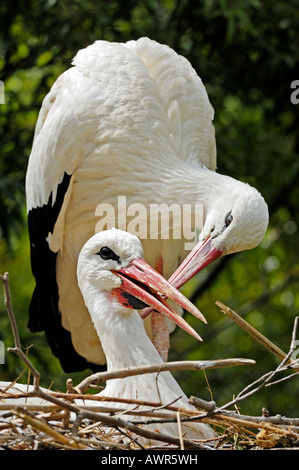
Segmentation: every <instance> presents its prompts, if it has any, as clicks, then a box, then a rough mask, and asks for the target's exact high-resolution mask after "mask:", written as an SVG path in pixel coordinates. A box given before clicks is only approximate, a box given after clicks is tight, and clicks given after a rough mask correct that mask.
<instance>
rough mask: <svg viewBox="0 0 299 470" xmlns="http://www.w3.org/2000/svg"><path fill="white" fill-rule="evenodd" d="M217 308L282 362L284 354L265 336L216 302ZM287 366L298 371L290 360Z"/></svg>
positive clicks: (229, 309)
mask: <svg viewBox="0 0 299 470" xmlns="http://www.w3.org/2000/svg"><path fill="white" fill-rule="evenodd" d="M216 305H217V307H219V308H220V310H222V312H223V313H224V314H225V315H227V316H228V317H230V318H231V319H232V320H234V322H235V323H237V325H239V326H241V327H242V328H243V329H244V330H245V331H247V333H249V334H250V335H251V336H252V337H253V338H255V339H256V340H257V341H259V342H260V343H261V344H262V345H263V346H265V347H266V348H267V349H269V350H270V351H271V352H272V353H273V354H275V355H276V356H278V357H279V359H281V360H284V359H285V357H286V354H285V353H284V352H283V351H282V350H281V349H279V348H278V347H277V346H276V345H275V344H273V343H272V342H271V341H269V340H268V339H267V338H266V337H265V336H263V335H262V334H261V333H260V332H259V331H257V330H256V329H255V328H254V327H253V326H251V325H250V324H249V323H247V322H246V321H245V320H244V318H242V317H240V316H239V315H238V314H237V313H236V312H234V311H233V310H232V309H231V308H229V307H227V306H226V305H224V304H223V303H222V302H220V301H219V300H217V302H216ZM287 364H289V365H291V367H292V368H294V369H298V368H299V366H295V365H294V362H293V361H292V360H291V359H288V360H287Z"/></svg>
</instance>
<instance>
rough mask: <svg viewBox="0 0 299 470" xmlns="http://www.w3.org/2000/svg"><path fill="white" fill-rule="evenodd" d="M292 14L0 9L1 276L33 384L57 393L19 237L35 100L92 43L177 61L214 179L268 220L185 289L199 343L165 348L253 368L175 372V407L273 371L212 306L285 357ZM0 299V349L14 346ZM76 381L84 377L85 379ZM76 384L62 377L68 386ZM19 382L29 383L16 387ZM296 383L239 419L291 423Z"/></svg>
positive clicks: (295, 44)
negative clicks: (189, 77) (162, 46)
mask: <svg viewBox="0 0 299 470" xmlns="http://www.w3.org/2000/svg"><path fill="white" fill-rule="evenodd" d="M298 31H299V1H298V0H289V1H288V2H284V1H282V0H278V1H275V2H273V1H270V0H265V1H261V0H244V1H242V2H238V1H233V0H231V1H230V0H222V1H221V0H220V1H216V0H162V1H158V0H143V1H133V0H127V1H126V2H123V1H120V0H109V2H107V1H103V0H99V1H95V0H87V1H83V0H72V1H70V0H57V1H56V0H40V1H37V0H27V1H26V2H21V1H16V0H15V1H14V0H11V1H10V2H1V4H0V79H1V80H2V81H3V82H4V85H5V104H1V105H0V135H1V154H0V236H1V239H0V272H1V273H4V272H5V271H8V272H9V274H10V283H11V291H12V298H13V306H14V310H15V314H16V317H17V321H18V326H19V330H20V336H21V341H22V344H23V346H24V348H28V347H29V348H30V349H29V355H30V358H31V359H32V361H33V362H34V363H35V364H36V366H37V368H38V369H39V370H40V371H41V374H42V384H43V385H44V386H46V387H47V386H50V384H51V382H52V380H54V384H53V387H54V388H60V389H63V388H64V384H65V379H66V378H67V377H68V375H67V376H66V374H64V373H63V372H62V370H61V368H60V366H59V363H58V361H57V360H56V359H55V358H53V356H52V355H51V353H50V351H49V348H48V346H47V344H46V341H45V339H44V336H43V335H42V334H38V335H32V334H31V333H30V332H29V331H28V329H27V326H26V324H27V308H28V303H29V299H30V296H31V292H32V289H33V285H34V282H33V278H32V275H31V271H30V261H29V243H28V235H27V228H26V208H25V197H24V176H25V172H26V167H27V160H28V157H29V154H30V149H31V144H32V138H33V132H34V126H35V122H36V119H37V113H38V111H39V108H40V106H41V102H42V99H43V98H44V96H45V95H46V93H47V92H48V91H49V89H50V87H51V85H52V84H53V82H54V81H55V79H56V78H57V77H58V75H59V74H61V73H62V72H63V71H64V70H66V69H67V68H69V67H70V63H71V59H72V57H73V56H74V55H75V53H76V52H77V50H79V49H81V48H84V47H86V46H87V45H89V44H90V43H92V42H93V41H95V40H96V39H105V40H109V41H121V42H125V41H127V40H130V39H136V38H138V37H140V36H148V37H150V38H152V39H155V40H157V41H159V42H162V43H166V44H168V45H170V46H171V47H173V48H174V49H175V50H176V51H177V52H178V53H180V54H182V55H184V56H185V57H187V58H188V59H189V60H190V62H191V63H192V65H193V66H194V68H195V69H196V70H197V72H198V74H199V75H200V76H201V78H202V80H203V82H204V84H205V85H206V87H207V90H208V94H209V97H210V100H211V102H212V104H213V106H214V109H215V128H216V138H217V152H218V171H219V172H221V173H226V174H229V175H231V176H233V177H235V178H238V179H240V180H244V181H247V182H249V183H250V184H252V185H253V186H255V187H257V188H258V189H259V190H260V191H261V192H262V194H263V195H264V197H265V199H266V201H267V203H268V204H269V209H270V225H269V229H268V231H267V234H266V236H265V239H264V241H263V242H262V244H261V245H260V246H259V247H258V248H256V249H254V250H252V251H249V252H244V253H240V254H237V255H233V256H230V257H226V258H223V259H221V260H220V261H219V262H217V263H215V264H214V266H211V267H210V269H208V270H206V272H203V273H201V274H200V275H198V276H197V277H196V278H195V279H193V280H192V281H191V282H190V283H189V284H188V285H187V286H186V288H185V293H186V294H187V295H188V296H189V297H190V298H191V299H192V300H193V301H194V302H196V304H197V305H198V307H199V308H200V310H201V311H202V312H203V313H204V314H205V316H206V318H207V319H208V321H209V323H208V325H207V326H204V325H198V322H195V321H194V320H193V319H191V318H189V317H187V320H188V321H189V322H190V323H191V324H193V326H194V327H195V328H196V329H197V330H198V331H199V333H200V335H201V336H202V337H203V339H204V342H203V343H202V344H200V345H199V344H198V343H197V342H196V341H195V340H194V341H193V340H192V338H190V337H187V335H186V334H185V333H184V332H181V331H176V332H175V333H174V334H173V335H172V339H171V342H172V349H171V358H170V359H210V358H225V357H248V358H252V359H255V360H256V366H250V367H240V368H233V369H225V370H224V369H223V370H218V371H216V370H214V371H208V372H207V373H206V376H205V375H204V374H203V373H202V372H194V373H193V372H184V373H179V374H177V379H178V380H179V381H180V383H181V385H182V387H183V388H184V389H185V391H186V393H187V394H189V395H190V394H193V395H199V396H201V397H203V398H206V399H209V398H210V391H209V390H208V389H207V382H208V383H209V386H210V389H211V393H212V395H213V398H214V399H215V400H216V401H217V404H218V405H222V404H224V403H225V402H226V401H228V400H230V399H231V398H232V397H233V395H234V394H237V393H238V392H239V391H240V390H241V389H242V388H243V387H244V386H246V385H247V384H249V383H251V382H252V381H254V380H255V379H257V378H259V377H260V376H261V375H262V374H264V373H266V372H268V371H269V370H272V369H273V368H275V367H276V366H277V365H278V363H279V360H278V359H277V358H276V357H275V356H273V355H272V354H271V353H270V352H268V351H267V350H265V349H264V348H263V347H262V346H261V345H259V344H258V343H257V342H255V341H254V340H253V339H252V338H251V337H250V336H248V334H247V333H245V332H244V331H243V330H241V329H240V328H239V327H237V326H236V325H235V324H234V323H233V322H232V321H231V320H228V319H227V318H226V317H225V316H224V315H223V314H222V313H221V312H220V311H219V309H218V308H217V307H216V306H215V301H216V300H217V299H219V300H221V301H223V302H224V303H225V304H226V305H229V306H230V307H231V308H233V309H234V310H236V311H237V312H238V313H239V314H241V315H243V316H244V318H246V320H247V321H248V322H250V323H251V324H252V325H253V326H254V327H255V328H257V329H258V330H259V331H261V332H262V333H263V334H264V335H265V336H266V337H268V338H269V339H270V340H272V341H273V342H274V343H276V344H277V345H278V346H279V347H280V348H281V349H283V350H285V351H286V352H287V351H288V349H289V346H290V341H291V333H292V329H293V323H294V318H295V316H296V315H297V312H298V307H299V293H298V281H299V254H298V249H297V247H298V226H299V215H298V200H299V187H298V184H297V181H298V176H299V161H298V151H299V148H298V144H299V139H298V129H299V125H298V124H299V105H297V106H296V105H294V104H292V103H291V100H290V95H291V92H292V90H291V88H290V85H291V82H292V81H293V80H296V79H297V80H298V79H299V68H298V63H299V40H298V39H299V37H298ZM2 299H3V295H2V292H1V294H0V339H1V340H2V341H4V343H5V347H9V346H11V345H12V334H11V330H10V326H9V322H8V318H7V314H6V310H5V307H4V305H3V301H2ZM22 370H23V366H22V364H20V361H19V360H18V359H17V358H15V357H14V356H13V355H12V354H9V353H6V355H5V364H3V365H0V379H1V380H12V379H15V378H16V377H17V376H18V375H19V374H20V373H21V372H22ZM86 373H87V372H86ZM86 373H85V374H72V377H73V380H74V382H76V381H77V380H79V379H80V378H81V377H82V376H83V375H86ZM26 379H27V372H26V373H25V374H23V376H22V380H26ZM298 392H299V385H298V379H297V380H296V379H295V378H292V379H291V380H288V381H285V382H282V383H280V384H278V385H276V386H274V387H270V388H269V389H266V390H264V391H263V392H260V393H258V394H256V395H254V396H253V397H252V398H251V399H249V400H247V401H246V402H245V403H242V405H241V410H242V412H244V413H245V412H248V413H253V414H254V413H257V414H260V412H261V408H262V407H263V406H265V407H266V408H268V409H269V411H270V413H271V414H276V413H280V414H283V415H286V416H297V417H298V403H297V402H298Z"/></svg>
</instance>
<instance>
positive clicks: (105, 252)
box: [97, 246, 119, 262]
mask: <svg viewBox="0 0 299 470" xmlns="http://www.w3.org/2000/svg"><path fill="white" fill-rule="evenodd" d="M97 255H100V257H101V258H102V259H104V260H108V259H113V260H114V261H117V262H119V256H117V255H116V254H115V253H114V251H112V250H111V248H109V247H108V246H103V248H101V249H100V251H99V252H98V253H97Z"/></svg>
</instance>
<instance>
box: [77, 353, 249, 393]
mask: <svg viewBox="0 0 299 470" xmlns="http://www.w3.org/2000/svg"><path fill="white" fill-rule="evenodd" d="M253 364H255V361H253V360H252V359H243V358H233V359H215V360H210V361H175V362H165V363H163V364H151V365H147V366H140V367H128V368H126V369H118V370H114V371H106V372H98V373H96V374H92V375H90V376H89V377H86V379H84V380H83V381H82V382H81V383H80V384H78V385H77V386H76V387H75V390H76V391H77V392H78V393H83V392H84V391H86V390H87V389H88V388H89V387H90V386H91V385H94V384H96V385H99V384H101V383H102V382H105V381H106V380H112V379H115V378H118V379H120V378H125V377H130V376H132V375H141V374H151V373H154V372H163V371H173V370H206V369H220V368H224V367H234V366H244V365H253Z"/></svg>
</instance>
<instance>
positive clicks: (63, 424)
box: [0, 274, 299, 451]
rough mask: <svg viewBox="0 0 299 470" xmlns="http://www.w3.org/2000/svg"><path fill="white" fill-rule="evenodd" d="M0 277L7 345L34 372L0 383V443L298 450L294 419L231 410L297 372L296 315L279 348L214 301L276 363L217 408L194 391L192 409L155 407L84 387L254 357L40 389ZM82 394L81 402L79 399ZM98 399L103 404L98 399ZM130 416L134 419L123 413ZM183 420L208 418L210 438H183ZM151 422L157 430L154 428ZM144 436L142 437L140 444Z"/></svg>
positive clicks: (167, 365)
mask: <svg viewBox="0 0 299 470" xmlns="http://www.w3.org/2000/svg"><path fill="white" fill-rule="evenodd" d="M0 276H1V275H0ZM1 281H2V282H3V286H4V293H5V304H6V307H7V311H8V314H9V318H10V322H11V326H12V331H13V336H14V342H15V347H14V348H10V350H11V351H13V352H14V353H16V354H17V355H18V356H19V357H20V359H21V360H22V361H23V362H24V364H25V366H26V368H28V369H29V371H30V375H31V374H32V376H33V378H34V383H33V385H31V386H30V387H28V388H27V387H26V386H24V385H19V384H18V382H17V381H16V382H13V383H12V384H7V386H6V387H5V388H2V390H1V389H0V449H9V450H37V449H38V450H57V449H59V450H118V451H121V450H144V449H146V450H173V449H175V450H198V449H200V450H203V449H204V450H249V449H277V448H280V449H299V418H286V417H282V416H280V415H277V416H269V413H268V412H267V410H265V409H264V410H263V411H262V415H261V416H247V415H242V414H240V413H239V412H238V408H237V406H238V404H239V403H240V402H241V401H243V400H245V399H246V398H248V397H250V396H252V395H253V394H254V393H256V392H258V391H259V390H261V389H262V388H264V387H266V386H269V385H273V384H276V383H278V382H280V381H282V380H287V379H289V378H292V377H294V376H296V375H297V374H298V370H299V361H298V359H297V360H296V358H295V356H296V354H295V351H296V344H297V342H296V333H297V327H298V318H299V317H296V318H295V322H294V328H293V332H292V339H291V345H290V349H289V352H288V353H287V354H285V353H284V352H283V351H281V350H280V349H279V348H277V347H276V346H275V345H274V344H273V343H271V342H270V341H269V340H268V339H267V338H265V337H264V336H262V335H261V334H260V333H259V332H258V331H257V330H255V329H254V328H253V327H252V326H250V325H249V324H248V323H246V322H245V321H244V319H242V318H240V317H239V316H238V315H237V314H236V313H235V312H234V311H233V310H231V309H230V308H229V307H227V306H225V305H224V304H222V303H221V302H217V305H218V307H219V308H220V309H221V310H222V312H223V313H225V314H226V315H228V316H229V317H230V318H232V319H233V320H234V321H235V322H236V323H237V324H238V325H239V326H241V327H242V328H243V329H245V330H246V331H247V332H248V333H249V334H251V336H253V337H254V338H255V339H256V340H257V341H259V342H260V343H261V344H263V345H264V346H265V347H266V348H267V349H269V350H270V351H271V352H272V353H274V354H275V355H277V356H278V357H279V358H280V359H281V362H280V364H279V366H278V367H277V368H276V369H275V370H273V371H270V372H268V373H267V374H265V375H263V376H262V377H260V378H259V379H258V380H256V381H255V382H253V383H251V384H250V385H248V386H247V387H245V388H244V389H243V390H242V391H241V392H240V393H239V394H238V395H237V396H236V397H235V398H234V399H233V400H232V401H230V402H229V403H226V404H225V405H223V406H221V407H218V406H217V404H216V403H215V402H214V401H210V402H207V401H205V400H202V399H200V398H198V397H190V399H189V401H190V403H192V404H193V405H194V406H195V407H196V409H197V410H195V411H193V410H190V409H183V408H179V407H177V406H176V403H175V402H173V403H169V404H166V405H165V404H163V405H162V404H161V403H152V402H144V401H138V400H125V399H119V398H115V399H113V398H107V397H103V396H99V395H93V394H90V391H91V389H94V388H96V390H97V387H99V386H100V384H101V383H103V382H105V381H107V380H110V379H112V378H121V377H126V376H129V375H136V374H144V373H149V372H151V373H152V372H157V373H159V372H160V371H162V370H177V369H181V370H182V369H184V370H186V369H189V370H190V369H196V370H206V369H215V368H222V367H235V366H239V365H251V364H253V363H254V361H252V360H249V359H219V360H214V361H183V362H175V363H173V362H170V363H164V364H162V365H161V364H158V365H155V364H153V365H150V366H146V367H143V368H132V369H126V370H119V371H112V372H103V373H98V374H93V375H91V376H89V377H87V378H86V379H85V380H84V381H83V382H81V383H80V384H77V385H76V386H74V384H73V383H72V380H71V379H68V381H67V384H66V388H67V392H66V393H64V392H57V391H56V392H54V391H50V390H45V389H44V388H42V387H41V386H40V373H39V372H38V371H37V370H36V369H35V367H34V366H33V365H32V363H31V362H30V360H29V359H28V357H27V355H25V354H24V352H23V351H22V348H21V345H20V340H19V335H18V330H17V325H16V322H15V317H14V313H13V309H12V305H11V299H10V292H9V283H8V275H7V274H5V275H4V276H1ZM290 370H291V374H288V375H287V377H283V378H278V375H279V374H281V373H283V372H285V371H288V372H289V371H290ZM16 389H18V391H16ZM178 398H180V397H178ZM87 400H88V404H86V403H85V402H86V401H87ZM100 401H104V402H105V403H104V404H101V403H100ZM110 402H111V406H110ZM78 403H79V404H78ZM93 403H94V406H93ZM232 410H233V411H232ZM132 416H133V417H134V419H131V418H132ZM188 421H189V422H191V421H192V422H203V423H206V424H209V425H210V426H211V427H213V428H214V429H215V431H216V433H217V434H216V437H215V438H213V439H212V440H211V439H210V440H208V439H206V440H203V439H202V440H199V439H187V438H186V437H185V436H184V434H183V432H182V423H184V422H188ZM169 422H175V423H176V425H177V429H178V433H177V437H174V436H173V435H169V434H167V433H164V431H163V423H169ZM149 424H151V425H153V424H154V430H149V429H148V425H149ZM155 426H156V427H157V428H156V429H155ZM159 426H161V429H162V431H161V430H159V429H158V428H159ZM151 429H152V428H151ZM144 442H150V443H149V444H144Z"/></svg>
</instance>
